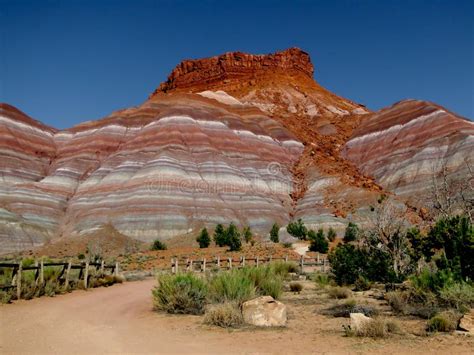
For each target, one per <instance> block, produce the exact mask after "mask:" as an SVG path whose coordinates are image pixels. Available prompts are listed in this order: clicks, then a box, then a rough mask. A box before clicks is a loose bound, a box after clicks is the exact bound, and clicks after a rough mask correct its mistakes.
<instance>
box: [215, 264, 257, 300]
mask: <svg viewBox="0 0 474 355" xmlns="http://www.w3.org/2000/svg"><path fill="white" fill-rule="evenodd" d="M254 295H255V286H254V283H253V281H252V280H251V279H250V278H249V277H247V276H246V275H245V274H244V273H243V272H242V271H241V270H231V271H227V272H222V273H219V274H217V275H216V276H214V277H213V278H212V279H211V280H210V285H209V297H210V299H211V300H212V301H213V302H217V303H224V302H232V301H235V302H237V303H239V304H242V303H243V302H245V301H248V300H249V299H251V298H252V297H253V296H254Z"/></svg>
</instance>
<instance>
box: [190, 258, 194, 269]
mask: <svg viewBox="0 0 474 355" xmlns="http://www.w3.org/2000/svg"><path fill="white" fill-rule="evenodd" d="M189 270H190V271H194V261H193V260H190V261H189Z"/></svg>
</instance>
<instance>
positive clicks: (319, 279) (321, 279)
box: [312, 272, 331, 287]
mask: <svg viewBox="0 0 474 355" xmlns="http://www.w3.org/2000/svg"><path fill="white" fill-rule="evenodd" d="M312 279H313V280H314V282H316V284H317V285H318V286H320V287H326V286H328V285H329V284H330V283H331V279H330V278H329V275H327V274H322V273H319V272H318V273H315V274H314V275H313V277H312Z"/></svg>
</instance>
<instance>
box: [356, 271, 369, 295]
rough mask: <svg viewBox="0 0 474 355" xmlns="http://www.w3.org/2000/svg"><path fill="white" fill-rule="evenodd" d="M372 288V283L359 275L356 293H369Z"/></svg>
mask: <svg viewBox="0 0 474 355" xmlns="http://www.w3.org/2000/svg"><path fill="white" fill-rule="evenodd" d="M371 287H372V284H371V283H370V281H369V280H367V278H365V277H364V276H361V275H359V277H358V278H357V280H356V281H355V282H354V288H355V290H356V291H368V290H370V288H371Z"/></svg>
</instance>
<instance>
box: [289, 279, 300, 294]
mask: <svg viewBox="0 0 474 355" xmlns="http://www.w3.org/2000/svg"><path fill="white" fill-rule="evenodd" d="M302 290H303V285H302V284H301V283H299V282H291V283H290V291H291V292H295V293H296V292H297V293H300V292H301V291H302Z"/></svg>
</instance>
